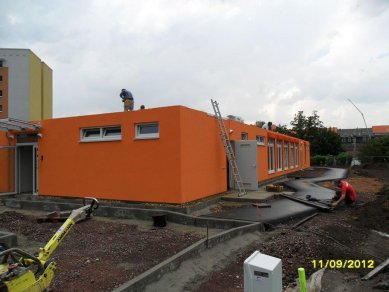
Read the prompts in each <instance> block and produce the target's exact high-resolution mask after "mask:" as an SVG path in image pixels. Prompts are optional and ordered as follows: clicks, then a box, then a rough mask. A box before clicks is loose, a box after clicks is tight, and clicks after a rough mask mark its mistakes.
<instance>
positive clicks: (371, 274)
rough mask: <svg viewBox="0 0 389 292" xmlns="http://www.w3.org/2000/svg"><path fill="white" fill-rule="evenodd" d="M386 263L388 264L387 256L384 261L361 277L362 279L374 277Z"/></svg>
mask: <svg viewBox="0 0 389 292" xmlns="http://www.w3.org/2000/svg"><path fill="white" fill-rule="evenodd" d="M387 265H389V258H387V259H386V261H384V262H382V263H381V264H380V265H379V266H377V267H376V268H375V269H374V270H372V271H370V272H369V273H368V274H367V275H366V276H365V277H363V278H362V280H369V279H370V278H372V277H374V276H375V275H376V274H378V273H379V272H381V271H382V270H384V269H385V267H386V266H387Z"/></svg>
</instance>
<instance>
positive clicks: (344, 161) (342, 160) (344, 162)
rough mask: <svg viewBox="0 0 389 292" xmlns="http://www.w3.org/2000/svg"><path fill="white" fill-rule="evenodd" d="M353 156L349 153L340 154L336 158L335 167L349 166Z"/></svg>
mask: <svg viewBox="0 0 389 292" xmlns="http://www.w3.org/2000/svg"><path fill="white" fill-rule="evenodd" d="M352 159H353V155H352V154H351V153H349V152H341V153H339V154H338V156H337V157H336V165H338V166H349V165H350V163H351V160H352Z"/></svg>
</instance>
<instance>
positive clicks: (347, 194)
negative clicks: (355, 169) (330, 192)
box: [332, 180, 357, 208]
mask: <svg viewBox="0 0 389 292" xmlns="http://www.w3.org/2000/svg"><path fill="white" fill-rule="evenodd" d="M334 183H335V185H336V186H337V187H338V188H339V189H340V190H338V191H336V195H335V197H334V198H333V199H332V200H333V201H334V202H333V203H332V207H334V208H336V207H337V206H338V205H339V204H340V203H341V202H342V201H344V202H345V203H346V205H347V206H351V205H354V202H355V201H356V199H357V193H356V192H355V190H354V188H353V186H352V185H351V184H350V183H349V182H347V181H345V180H336V181H334Z"/></svg>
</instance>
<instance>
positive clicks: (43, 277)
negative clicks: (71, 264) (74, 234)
mask: <svg viewBox="0 0 389 292" xmlns="http://www.w3.org/2000/svg"><path fill="white" fill-rule="evenodd" d="M86 199H88V200H91V202H90V203H89V204H86V203H87V202H86ZM98 206H99V202H98V201H97V200H96V199H95V198H85V199H84V206H83V207H81V208H79V209H76V210H73V211H72V212H71V213H70V216H69V217H68V218H67V220H66V221H65V222H64V224H63V225H62V226H61V227H60V228H59V229H58V230H57V232H56V233H55V234H54V236H53V237H52V238H51V239H50V241H49V242H48V243H47V244H46V246H45V247H43V248H40V250H39V254H38V255H37V256H33V255H31V254H29V253H27V252H25V251H23V250H21V249H18V248H10V249H7V250H5V251H3V252H0V280H1V281H0V292H21V291H25V292H27V291H28V292H33V291H34V292H35V291H36V292H40V291H46V290H47V289H48V288H49V286H50V284H51V282H52V280H53V278H54V271H55V269H56V263H55V262H54V261H50V260H49V258H50V256H51V254H52V253H53V251H54V250H55V249H56V248H57V247H58V245H59V244H60V242H61V241H62V240H63V239H64V238H65V236H66V235H67V234H68V233H69V231H70V229H71V228H72V226H73V225H74V224H76V223H77V222H79V221H82V220H84V219H86V218H89V217H90V216H91V214H92V213H93V211H94V210H96V209H97V208H98Z"/></svg>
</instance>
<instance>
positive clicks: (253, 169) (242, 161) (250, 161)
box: [230, 140, 258, 191]
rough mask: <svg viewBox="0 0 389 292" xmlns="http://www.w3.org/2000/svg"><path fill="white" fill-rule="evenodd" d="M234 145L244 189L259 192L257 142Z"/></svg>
mask: <svg viewBox="0 0 389 292" xmlns="http://www.w3.org/2000/svg"><path fill="white" fill-rule="evenodd" d="M233 145H234V152H235V159H236V164H237V166H238V169H239V173H240V176H241V179H242V183H243V186H244V188H245V189H246V190H250V191H256V190H258V165H257V159H258V152H257V141H256V140H254V141H249V140H245V141H243V140H242V141H234V143H233ZM230 173H231V171H230ZM231 181H233V180H231Z"/></svg>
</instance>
